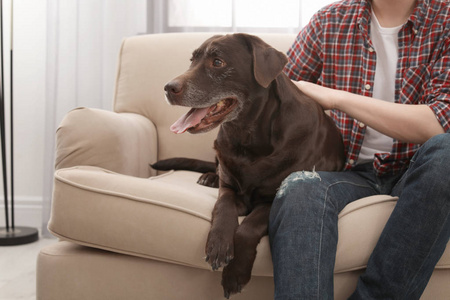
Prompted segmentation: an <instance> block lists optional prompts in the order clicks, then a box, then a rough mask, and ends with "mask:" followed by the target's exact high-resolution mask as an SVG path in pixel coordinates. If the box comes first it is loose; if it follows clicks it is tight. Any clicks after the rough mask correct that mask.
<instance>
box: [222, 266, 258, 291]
mask: <svg viewBox="0 0 450 300" xmlns="http://www.w3.org/2000/svg"><path fill="white" fill-rule="evenodd" d="M250 277H251V268H250V270H248V269H247V268H245V267H244V268H243V267H242V266H239V265H237V264H236V263H233V262H231V263H230V264H229V265H228V266H226V267H225V268H224V269H223V272H222V286H223V293H224V296H225V298H227V299H230V296H231V295H233V294H237V293H240V292H241V291H242V288H243V287H244V286H245V285H246V284H247V283H248V282H249V281H250Z"/></svg>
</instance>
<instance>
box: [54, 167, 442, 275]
mask: <svg viewBox="0 0 450 300" xmlns="http://www.w3.org/2000/svg"><path fill="white" fill-rule="evenodd" d="M199 175H200V174H199V173H195V172H187V171H176V172H169V173H165V174H163V175H160V176H156V177H151V178H149V179H144V178H136V177H132V176H127V175H123V174H118V173H114V172H111V171H108V170H105V169H101V168H98V167H87V166H78V167H73V168H68V169H60V170H58V171H56V173H55V187H54V197H55V198H58V199H59V201H57V202H55V203H54V206H53V213H52V219H51V220H50V223H49V230H50V231H51V232H52V233H53V234H55V235H56V236H58V237H60V238H61V239H64V240H68V241H73V242H76V243H79V244H82V245H87V246H91V247H95V248H101V249H105V250H109V251H113V252H118V253H124V254H129V255H133V256H140V257H145V258H151V259H154V260H158V261H164V262H171V263H175V264H179V265H185V266H193V267H195V268H200V269H207V270H209V269H210V267H209V265H208V264H207V263H206V262H205V261H204V256H205V254H204V246H205V241H206V237H207V235H208V232H209V228H210V221H211V211H212V209H213V206H214V203H215V201H216V199H217V189H213V188H209V187H205V186H201V185H198V184H196V181H197V179H198V176H199ZM396 200H397V199H396V198H394V197H390V196H375V197H368V198H365V199H361V200H360V201H357V202H355V203H353V204H351V205H348V206H347V207H346V208H345V209H344V210H343V211H342V212H341V214H340V216H339V232H340V237H339V243H338V249H337V258H336V267H335V272H336V273H343V272H348V271H353V270H362V269H364V267H365V264H366V262H367V260H368V258H369V256H370V253H371V252H372V250H373V248H374V247H375V244H376V240H377V237H378V236H379V234H380V231H381V229H382V228H383V224H385V222H386V220H387V219H388V217H389V215H390V214H391V212H392V209H393V208H394V206H395V203H396ZM241 220H242V218H241ZM361 228H363V229H364V230H361ZM257 251H258V255H257V259H256V261H255V265H254V268H253V275H256V276H272V272H273V270H272V261H271V255H270V247H269V241H268V237H267V236H266V237H264V238H263V239H262V241H261V243H260V244H259V245H258V249H257ZM350 253H351V254H350ZM444 265H450V257H449V255H448V254H446V255H444V257H442V259H441V261H440V263H439V264H438V267H439V266H444Z"/></svg>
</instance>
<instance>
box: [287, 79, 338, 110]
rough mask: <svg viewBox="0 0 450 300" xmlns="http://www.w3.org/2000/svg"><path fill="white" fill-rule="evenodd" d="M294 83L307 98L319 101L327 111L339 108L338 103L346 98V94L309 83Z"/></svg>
mask: <svg viewBox="0 0 450 300" xmlns="http://www.w3.org/2000/svg"><path fill="white" fill-rule="evenodd" d="M293 83H294V84H295V85H296V86H297V87H298V89H299V90H300V91H302V92H303V93H304V94H305V95H306V96H308V97H310V98H312V99H313V100H315V101H317V102H318V103H319V104H320V105H321V106H322V107H323V109H325V110H327V109H335V108H337V104H338V102H339V101H340V99H342V98H343V97H345V93H346V92H343V91H338V90H334V89H330V88H327V87H323V86H320V85H318V84H314V83H311V82H307V81H293Z"/></svg>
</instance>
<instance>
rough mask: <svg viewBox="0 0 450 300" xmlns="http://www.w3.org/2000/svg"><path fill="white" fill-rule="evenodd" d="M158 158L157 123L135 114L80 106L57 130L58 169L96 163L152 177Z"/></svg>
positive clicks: (94, 164)
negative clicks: (152, 168) (153, 167)
mask: <svg viewBox="0 0 450 300" xmlns="http://www.w3.org/2000/svg"><path fill="white" fill-rule="evenodd" d="M156 157H157V134H156V128H155V126H154V124H153V123H152V122H151V121H150V120H149V119H147V118H146V117H144V116H142V115H139V114H134V113H115V112H110V111H105V110H100V109H91V108H78V109H75V110H72V111H71V112H69V113H68V114H67V115H66V116H65V118H64V119H63V121H62V122H61V124H60V126H59V128H58V130H57V132H56V159H55V168H56V169H61V168H69V167H73V166H80V165H84V166H96V167H101V168H104V169H107V170H110V171H113V172H117V173H121V174H125V175H131V176H138V177H149V176H152V175H155V174H156V172H154V171H153V170H151V168H150V167H149V164H150V163H153V162H155V161H156Z"/></svg>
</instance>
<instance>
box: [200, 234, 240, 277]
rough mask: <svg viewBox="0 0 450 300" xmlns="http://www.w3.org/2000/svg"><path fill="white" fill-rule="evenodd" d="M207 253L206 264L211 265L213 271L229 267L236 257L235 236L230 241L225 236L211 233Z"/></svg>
mask: <svg viewBox="0 0 450 300" xmlns="http://www.w3.org/2000/svg"><path fill="white" fill-rule="evenodd" d="M205 252H206V262H207V263H209V264H210V265H211V268H212V269H213V271H216V270H218V269H219V268H221V267H224V266H226V265H228V264H229V263H230V261H231V260H232V259H233V257H234V244H233V236H231V239H230V238H226V236H225V235H218V234H214V233H213V232H210V233H209V236H208V241H207V243H206V249H205Z"/></svg>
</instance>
